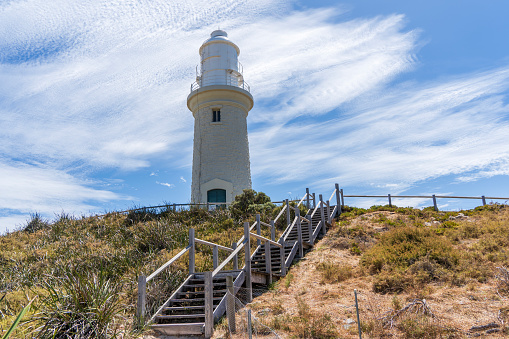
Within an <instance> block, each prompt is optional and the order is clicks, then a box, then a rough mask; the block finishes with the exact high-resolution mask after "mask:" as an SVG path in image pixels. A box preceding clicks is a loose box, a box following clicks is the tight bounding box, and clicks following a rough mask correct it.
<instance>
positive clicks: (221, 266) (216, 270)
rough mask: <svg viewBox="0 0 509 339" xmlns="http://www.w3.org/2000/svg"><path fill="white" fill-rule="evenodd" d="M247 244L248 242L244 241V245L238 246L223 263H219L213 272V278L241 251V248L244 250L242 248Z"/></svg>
mask: <svg viewBox="0 0 509 339" xmlns="http://www.w3.org/2000/svg"><path fill="white" fill-rule="evenodd" d="M245 244H246V242H243V243H242V245H240V246H238V247H237V248H236V249H235V250H234V251H233V252H232V253H230V255H229V256H228V258H226V259H225V260H224V261H223V262H222V263H221V264H219V265H218V266H217V267H216V269H215V270H214V271H213V272H212V278H213V277H215V276H216V274H217V273H219V271H221V270H222V269H223V268H224V267H225V266H226V264H228V263H229V262H230V260H232V259H233V258H234V257H235V256H236V255H237V254H238V253H239V252H240V250H242V248H244V245H245Z"/></svg>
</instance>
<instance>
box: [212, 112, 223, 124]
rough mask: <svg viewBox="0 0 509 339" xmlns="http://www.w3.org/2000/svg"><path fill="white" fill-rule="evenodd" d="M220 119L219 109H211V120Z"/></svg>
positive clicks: (218, 120)
mask: <svg viewBox="0 0 509 339" xmlns="http://www.w3.org/2000/svg"><path fill="white" fill-rule="evenodd" d="M220 121H221V111H220V110H213V111H212V122H220Z"/></svg>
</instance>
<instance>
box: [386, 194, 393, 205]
mask: <svg viewBox="0 0 509 339" xmlns="http://www.w3.org/2000/svg"><path fill="white" fill-rule="evenodd" d="M387 198H388V199H389V207H392V200H391V195H390V194H387Z"/></svg>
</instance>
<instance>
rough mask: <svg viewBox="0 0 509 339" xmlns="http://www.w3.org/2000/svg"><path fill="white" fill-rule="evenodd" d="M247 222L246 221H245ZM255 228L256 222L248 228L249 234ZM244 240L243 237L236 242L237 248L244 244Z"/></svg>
mask: <svg viewBox="0 0 509 339" xmlns="http://www.w3.org/2000/svg"><path fill="white" fill-rule="evenodd" d="M246 222H247V221H246ZM255 227H256V221H255V223H254V224H253V225H252V226H250V227H249V232H251V231H252V230H253V228H255ZM245 239H246V238H244V236H242V237H240V239H239V241H237V246H239V245H240V244H242V243H243V242H244V240H245Z"/></svg>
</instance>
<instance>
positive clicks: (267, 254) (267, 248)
mask: <svg viewBox="0 0 509 339" xmlns="http://www.w3.org/2000/svg"><path fill="white" fill-rule="evenodd" d="M265 272H267V274H268V275H269V285H270V284H272V253H271V252H270V243H269V242H268V241H265Z"/></svg>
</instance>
